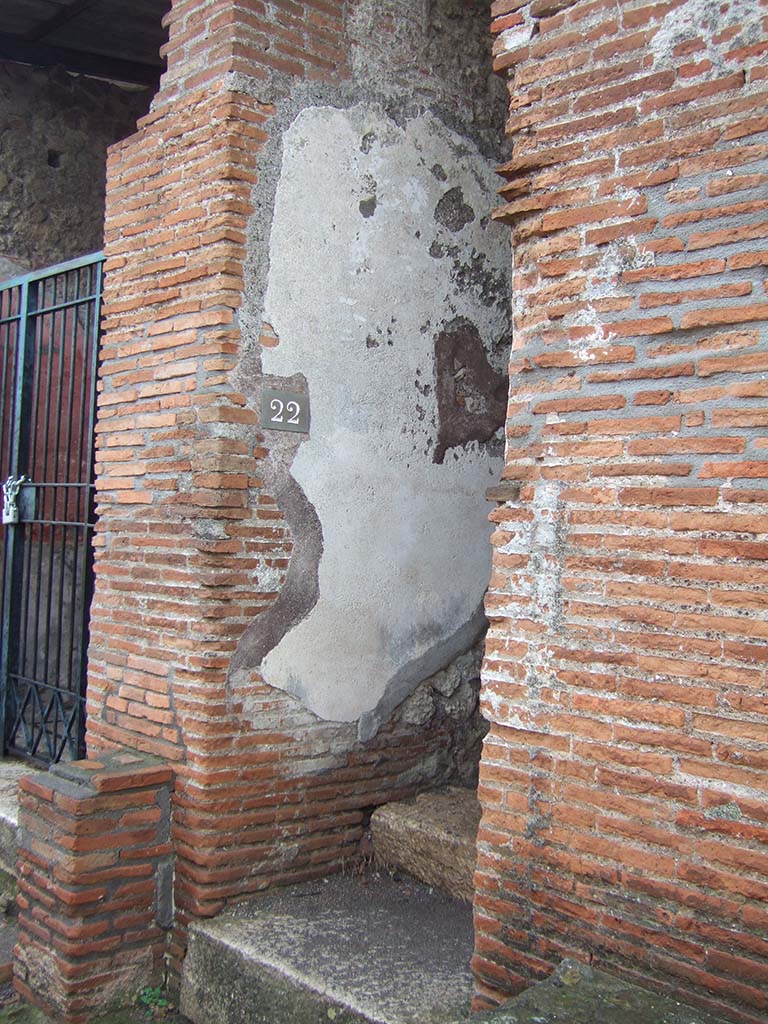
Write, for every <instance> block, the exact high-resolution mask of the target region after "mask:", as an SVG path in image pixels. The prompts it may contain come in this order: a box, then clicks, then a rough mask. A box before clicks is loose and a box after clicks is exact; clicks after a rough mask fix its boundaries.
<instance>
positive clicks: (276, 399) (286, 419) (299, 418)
mask: <svg viewBox="0 0 768 1024" xmlns="http://www.w3.org/2000/svg"><path fill="white" fill-rule="evenodd" d="M261 425H262V427H264V429H265V430H294V431H297V432H299V433H303V434H307V433H309V395H305V394H302V392H300V391H276V390H275V389H274V388H264V390H263V391H262V392H261Z"/></svg>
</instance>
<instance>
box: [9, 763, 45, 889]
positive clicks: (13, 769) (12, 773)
mask: <svg viewBox="0 0 768 1024" xmlns="http://www.w3.org/2000/svg"><path fill="white" fill-rule="evenodd" d="M35 774H42V772H38V770H37V769H35V768H31V767H30V766H29V765H28V764H26V763H25V762H24V761H13V760H10V759H9V760H6V759H5V758H0V868H2V870H3V871H7V872H9V873H10V874H12V875H15V874H16V848H17V840H16V833H17V831H18V827H19V779H20V778H21V776H22V775H35Z"/></svg>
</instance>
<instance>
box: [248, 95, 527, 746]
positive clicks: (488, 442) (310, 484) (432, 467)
mask: <svg viewBox="0 0 768 1024" xmlns="http://www.w3.org/2000/svg"><path fill="white" fill-rule="evenodd" d="M495 187H496V182H495V178H494V174H493V171H492V168H491V167H490V166H489V164H488V162H487V160H486V159H485V158H484V157H482V156H481V155H480V154H479V152H478V151H477V149H476V148H475V147H474V146H473V145H472V144H471V143H469V142H467V141H466V140H465V139H463V138H461V137H460V136H459V135H457V134H456V133H455V132H454V131H453V130H451V129H450V128H447V127H446V126H445V125H444V124H443V123H441V121H439V120H438V119H437V118H436V117H434V116H433V115H431V114H429V113H424V114H422V115H420V116H418V117H416V118H413V119H411V120H410V121H407V122H406V123H404V124H397V123H395V121H394V120H392V119H391V118H390V117H389V116H388V115H387V114H386V113H384V111H383V110H382V109H381V108H380V107H378V106H376V105H373V104H362V103H361V104H358V105H357V106H355V107H352V108H351V109H349V110H341V109H337V108H333V107H319V106H318V107H308V108H307V109H305V110H303V111H302V112H301V113H300V114H299V115H298V117H296V119H295V120H294V122H293V123H292V124H291V125H290V127H289V128H288V130H287V131H286V133H285V135H284V139H283V159H282V168H281V174H280V180H279V184H278V187H277V194H276V198H275V208H274V219H273V223H272V231H271V238H270V252H269V276H268V284H267V290H266V296H265V309H264V315H265V319H266V320H268V321H269V323H270V324H272V326H273V327H274V330H275V333H276V334H277V336H278V337H279V339H280V342H279V345H278V346H277V347H275V348H273V349H268V350H265V351H264V353H263V363H262V370H263V373H264V374H265V375H267V376H269V378H270V381H271V382H273V383H274V381H275V378H277V379H280V378H283V379H288V378H291V379H296V375H301V376H302V378H303V379H304V380H306V383H307V389H308V392H309V397H310V408H311V425H310V431H309V436H308V437H307V438H306V439H305V440H304V441H303V443H302V444H301V445H300V446H299V447H298V450H297V452H296V455H295V457H294V459H293V462H292V465H291V466H290V475H291V477H292V479H293V480H294V481H295V482H296V484H297V485H298V487H299V488H300V489H301V491H302V492H303V494H304V496H305V498H306V502H307V503H308V505H309V506H311V508H312V509H314V512H315V514H316V516H317V518H318V520H319V524H320V528H321V531H322V551H321V554H319V564H318V568H317V579H318V586H317V593H316V594H313V597H314V598H315V600H314V603H313V604H312V605H311V607H309V608H308V609H306V611H305V614H304V616H303V617H302V618H301V620H300V621H298V622H297V623H296V624H295V625H293V626H292V628H290V629H288V630H287V632H286V633H285V635H284V636H283V637H282V638H281V639H280V640H279V642H277V643H276V645H275V646H274V647H273V648H272V649H271V650H270V651H269V652H268V653H267V654H266V657H264V659H263V661H262V663H261V671H262V675H263V677H264V679H265V681H266V682H267V683H269V684H270V685H273V686H276V687H278V688H281V689H284V690H286V691H288V692H290V693H292V694H295V695H296V696H298V697H299V698H300V699H301V700H302V701H303V702H304V703H305V704H306V706H307V707H308V708H309V709H310V710H311V711H313V712H314V713H315V714H317V715H318V716H319V717H321V718H323V719H327V720H334V721H354V720H358V719H361V735H363V736H367V735H371V734H372V733H373V732H375V731H376V729H377V728H378V725H379V724H380V722H381V720H383V718H384V717H385V716H386V715H387V714H388V713H389V712H390V711H391V710H392V708H394V707H395V706H396V705H397V704H398V703H399V702H400V701H401V700H402V699H403V698H404V697H406V696H407V695H408V694H409V693H410V692H412V690H413V689H414V687H415V686H416V685H417V684H418V682H419V681H420V680H421V679H423V678H425V677H426V676H428V675H430V674H432V673H434V672H435V671H437V670H438V669H440V668H442V667H444V666H445V665H447V664H448V663H449V662H450V661H451V660H452V659H453V658H454V657H455V656H456V655H457V654H459V653H460V652H462V651H463V650H465V649H466V648H467V647H468V646H469V645H470V644H471V643H472V642H473V640H474V639H475V638H476V636H477V634H478V632H479V631H480V630H481V629H482V626H483V623H484V620H483V616H482V612H481V611H480V610H479V609H480V606H481V602H482V598H483V594H484V591H485V588H486V585H487V582H488V575H489V571H490V545H489V542H488V534H489V528H488V523H487V518H486V517H487V506H486V503H485V501H484V492H485V489H486V488H487V487H488V486H489V484H490V483H492V482H493V480H494V479H495V478H496V477H497V476H498V473H499V472H500V469H501V445H500V440H499V439H500V433H499V429H500V428H501V426H502V424H503V420H504V404H505V403H504V400H503V397H501V396H503V395H504V394H505V390H506V383H505V374H504V370H505V364H506V349H507V343H508V337H507V336H508V329H509V327H508V303H507V283H506V277H507V273H508V261H509V249H508V246H509V242H508V238H507V237H506V233H505V232H504V231H502V230H500V229H498V228H497V227H496V226H495V225H492V224H491V223H489V217H488V212H489V211H490V210H491V209H492V207H493V205H494V191H495ZM446 338H447V339H448V341H446ZM438 352H443V353H445V352H448V353H449V354H450V357H449V358H446V357H445V356H443V357H442V358H440V359H438V358H437V353H438ZM494 435H496V436H494ZM299 546H300V538H299ZM316 547H317V545H316ZM241 664H242V659H241Z"/></svg>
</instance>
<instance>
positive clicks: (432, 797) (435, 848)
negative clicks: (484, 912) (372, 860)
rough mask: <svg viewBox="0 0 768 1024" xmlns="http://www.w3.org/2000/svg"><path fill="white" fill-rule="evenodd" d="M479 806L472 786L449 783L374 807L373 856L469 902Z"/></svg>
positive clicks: (379, 861)
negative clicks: (438, 788)
mask: <svg viewBox="0 0 768 1024" xmlns="http://www.w3.org/2000/svg"><path fill="white" fill-rule="evenodd" d="M479 824H480V804H479V802H478V800H477V795H476V794H475V792H474V790H471V789H461V788H459V787H458V786H449V787H448V788H447V789H443V790H435V791H432V792H427V793H420V794H419V796H417V797H416V798H415V799H414V800H405V801H402V802H401V803H392V804H386V805H385V806H383V807H379V808H378V810H376V811H374V813H373V817H372V818H371V838H372V840H373V850H374V854H375V856H376V860H377V862H378V863H379V864H381V865H382V866H384V867H386V868H389V869H392V868H400V869H402V870H403V871H407V872H408V874H410V875H413V876H414V878H418V879H419V881H420V882H424V883H425V884H427V885H432V886H435V887H436V888H438V889H441V890H442V891H443V892H446V893H448V895H449V896H452V897H453V898H454V899H459V900H469V901H471V900H472V898H473V896H474V883H473V876H474V872H475V861H476V859H477V828H478V825H479Z"/></svg>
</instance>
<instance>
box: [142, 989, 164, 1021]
mask: <svg viewBox="0 0 768 1024" xmlns="http://www.w3.org/2000/svg"><path fill="white" fill-rule="evenodd" d="M136 1003H137V1005H138V1006H140V1007H141V1008H142V1009H143V1011H144V1014H145V1016H146V1018H147V1020H148V1021H151V1020H159V1019H161V1018H163V1017H165V1015H166V1014H167V1013H168V1011H169V1010H172V1009H173V1007H172V1005H171V1001H170V999H169V998H168V995H167V993H166V991H165V989H164V988H163V986H162V985H157V986H156V987H155V988H152V986H150V985H146V986H145V987H144V988H143V989H142V990H141V991H140V992H139V994H138V996H137V997H136Z"/></svg>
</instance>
